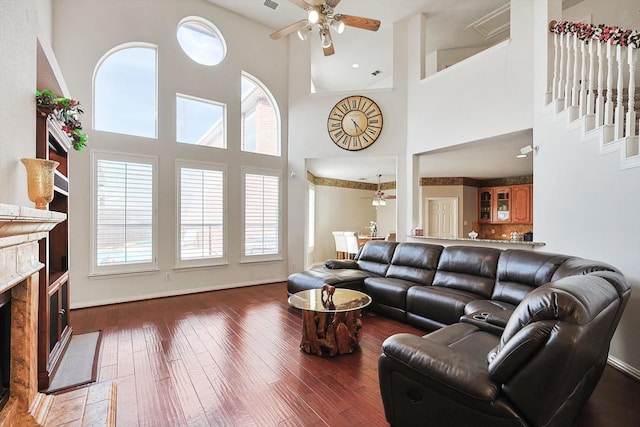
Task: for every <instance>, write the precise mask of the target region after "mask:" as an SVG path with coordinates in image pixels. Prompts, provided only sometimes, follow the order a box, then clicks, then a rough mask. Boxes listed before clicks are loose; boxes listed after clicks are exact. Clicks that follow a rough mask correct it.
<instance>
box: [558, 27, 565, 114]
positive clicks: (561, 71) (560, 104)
mask: <svg viewBox="0 0 640 427" xmlns="http://www.w3.org/2000/svg"><path fill="white" fill-rule="evenodd" d="M564 39H565V34H564V33H562V34H560V41H559V44H560V66H559V67H558V98H557V99H558V102H557V103H556V113H558V112H560V111H561V110H563V109H564V75H565V74H564V70H565V58H566V56H567V54H566V52H565V50H566V48H565V43H564Z"/></svg>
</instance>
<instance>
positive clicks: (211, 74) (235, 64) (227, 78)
mask: <svg viewBox="0 0 640 427" xmlns="http://www.w3.org/2000/svg"><path fill="white" fill-rule="evenodd" d="M53 6H54V10H53V16H54V23H53V28H54V37H53V43H54V46H53V47H54V50H55V53H56V56H57V59H58V62H59V63H60V67H61V69H62V73H63V75H64V77H65V80H66V82H67V85H68V87H69V90H70V93H71V94H72V95H73V97H74V98H76V99H79V100H80V102H81V103H82V105H83V109H84V111H85V113H84V115H83V117H82V122H83V125H84V127H85V130H86V131H87V133H88V135H89V141H88V146H89V149H88V150H85V151H83V152H72V153H71V160H70V161H71V171H70V181H71V212H70V215H69V216H70V224H72V229H71V242H70V245H71V256H70V266H71V268H70V271H71V273H70V274H71V283H72V286H71V304H72V306H73V307H80V306H85V305H94V304H103V303H110V302H116V301H126V300H136V299H141V298H147V297H154V296H162V295H172V294H181V293H187V292H196V291H203V290H209V289H216V288H220V287H229V286H241V285H246V284H255V283H265V282H273V281H279V280H283V279H285V278H286V276H287V270H286V261H284V260H283V261H276V262H262V263H240V241H241V233H240V230H241V229H242V226H241V218H242V215H241V198H240V197H239V194H240V192H241V174H240V167H241V166H242V165H247V166H255V167H264V168H268V169H280V170H284V169H286V153H287V127H288V122H287V119H288V110H287V98H288V76H287V72H288V70H287V58H288V56H287V53H288V52H287V44H286V42H276V41H273V40H271V39H270V38H269V37H268V35H269V33H270V32H271V30H270V29H269V28H266V27H264V26H262V25H260V24H257V23H255V22H253V21H249V20H246V19H244V18H241V17H240V16H238V15H236V14H233V13H231V12H229V11H226V10H223V9H220V8H217V7H216V6H214V5H212V4H210V3H208V2H205V1H202V0H182V1H180V2H176V1H171V2H165V1H161V2H159V1H155V0H137V1H134V2H132V1H127V0H113V1H91V2H86V1H83V0H56V1H55V2H54V5H53ZM191 15H195V16H201V17H203V18H205V19H208V20H209V21H211V22H212V23H213V24H214V25H216V26H217V27H218V29H219V30H220V31H221V33H222V35H223V36H224V37H225V40H226V42H227V47H228V53H227V57H226V58H225V60H224V61H223V62H222V63H221V64H220V65H218V66H215V67H205V66H201V65H198V64H196V63H195V62H193V61H191V60H190V59H189V58H188V57H187V56H186V55H185V54H184V53H183V52H182V50H181V48H180V47H179V45H178V43H177V39H176V29H177V25H178V23H179V21H180V20H181V19H182V18H184V17H186V16H191ZM70 16H72V17H74V19H73V20H72V21H71V22H72V24H70V21H69V17H70ZM80 17H81V18H80ZM136 41H137V42H147V43H152V44H156V45H158V79H159V85H158V99H159V112H158V114H159V129H158V135H159V137H158V139H157V140H154V139H146V138H138V137H131V136H127V135H119V134H112V133H108V132H98V131H94V130H92V129H91V123H92V120H91V117H92V113H93V111H92V105H91V100H92V75H93V72H94V68H95V66H96V64H97V63H98V61H99V60H100V59H101V57H102V56H103V55H104V54H105V53H106V52H108V51H109V50H110V49H112V48H114V47H116V46H118V45H119V44H121V43H127V42H136ZM241 71H246V72H248V73H250V74H251V75H253V76H255V77H256V78H258V79H260V80H261V81H262V82H263V83H264V84H265V85H266V86H267V87H268V88H269V90H270V91H271V92H272V94H273V95H274V96H275V99H276V102H277V104H278V106H279V108H280V113H281V117H282V119H283V121H282V129H283V133H282V153H284V155H283V156H282V157H274V156H260V155H255V154H251V153H243V152H241V150H240V131H241V129H240V76H241ZM177 92H179V93H184V94H189V95H194V96H198V97H202V98H206V99H211V100H215V101H218V102H223V103H225V104H226V105H227V138H228V149H226V150H218V149H212V148H208V147H199V146H191V145H185V144H177V143H176V142H175V94H176V93H177ZM92 150H109V151H116V152H129V153H136V154H143V155H151V156H156V157H157V158H158V165H159V167H158V170H159V173H158V176H159V182H158V188H159V209H158V223H159V245H158V246H159V253H158V263H159V268H160V271H159V272H155V273H151V274H141V275H123V276H115V277H114V276H108V277H102V278H90V277H89V266H90V258H89V257H90V246H89V243H90V239H89V236H91V229H90V222H89V219H90V215H89V212H90V206H91V204H90V200H91V192H90V188H89V187H90V186H89V184H90V158H91V151H92ZM176 159H183V160H198V161H207V162H218V163H225V164H227V165H228V176H227V183H228V193H227V194H228V199H229V200H228V204H227V226H228V245H227V251H228V265H226V266H220V267H214V268H200V269H182V270H174V266H175V253H176V246H175V242H176V234H177V233H176V190H175V189H176V182H175V160H176ZM301 175H302V174H301ZM287 183H288V179H287V175H286V173H283V176H282V192H283V195H284V196H283V202H284V203H285V206H286V194H287ZM286 224H287V212H286V210H284V211H283V225H285V226H284V227H283V235H282V237H283V242H286V241H287V227H286ZM282 253H283V259H286V256H287V246H286V243H285V244H283V248H282ZM167 272H169V273H171V274H172V278H171V280H169V281H167V280H165V273H167Z"/></svg>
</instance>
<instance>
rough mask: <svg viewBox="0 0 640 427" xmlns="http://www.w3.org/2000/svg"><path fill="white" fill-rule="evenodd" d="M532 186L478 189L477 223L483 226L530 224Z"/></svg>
mask: <svg viewBox="0 0 640 427" xmlns="http://www.w3.org/2000/svg"><path fill="white" fill-rule="evenodd" d="M531 195H532V185H531V184H523V185H514V186H510V187H487V188H480V189H478V222H479V223H484V224H530V223H531V221H532V217H533V215H532V210H533V209H532V201H531Z"/></svg>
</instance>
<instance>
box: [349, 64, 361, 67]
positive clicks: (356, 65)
mask: <svg viewBox="0 0 640 427" xmlns="http://www.w3.org/2000/svg"><path fill="white" fill-rule="evenodd" d="M351 67H353V68H360V64H351Z"/></svg>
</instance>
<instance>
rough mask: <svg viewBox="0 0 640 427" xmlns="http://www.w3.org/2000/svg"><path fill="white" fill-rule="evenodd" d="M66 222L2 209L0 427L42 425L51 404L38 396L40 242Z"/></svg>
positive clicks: (41, 212) (59, 217)
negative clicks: (1, 402) (0, 403)
mask: <svg viewBox="0 0 640 427" xmlns="http://www.w3.org/2000/svg"><path fill="white" fill-rule="evenodd" d="M65 218H66V215H64V214H60V213H57V212H50V211H45V210H36V209H31V208H23V207H19V206H11V205H4V204H0V383H1V384H0V389H1V390H2V392H3V397H2V401H3V406H2V408H0V426H14V425H40V424H42V423H43V419H44V417H45V415H46V413H47V410H48V405H49V404H50V399H48V398H47V396H45V395H43V394H41V393H38V354H37V350H38V336H37V335H38V272H39V270H40V269H41V268H42V267H43V265H42V264H41V263H40V261H39V249H38V240H40V239H43V238H44V237H46V236H47V233H48V232H49V231H50V230H51V229H52V228H53V227H55V226H56V224H58V223H60V222H62V221H64V220H65Z"/></svg>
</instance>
